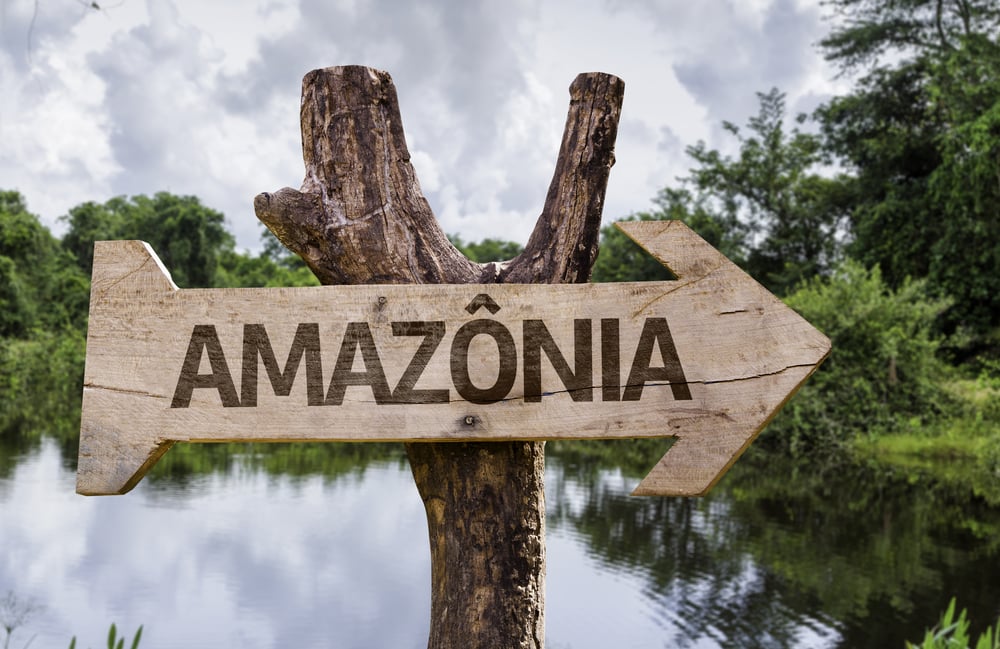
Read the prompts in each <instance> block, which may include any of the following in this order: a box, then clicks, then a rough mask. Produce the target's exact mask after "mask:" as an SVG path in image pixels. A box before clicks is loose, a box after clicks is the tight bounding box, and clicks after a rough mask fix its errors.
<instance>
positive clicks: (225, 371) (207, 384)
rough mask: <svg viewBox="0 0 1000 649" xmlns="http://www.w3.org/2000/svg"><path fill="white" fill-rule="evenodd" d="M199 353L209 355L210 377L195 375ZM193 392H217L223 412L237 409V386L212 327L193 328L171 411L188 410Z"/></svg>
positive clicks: (199, 363)
mask: <svg viewBox="0 0 1000 649" xmlns="http://www.w3.org/2000/svg"><path fill="white" fill-rule="evenodd" d="M202 350H204V352H205V353H207V354H208V362H209V363H210V364H211V366H212V373H211V374H198V368H199V367H200V366H201V356H202ZM195 388H215V389H216V390H218V391H219V399H220V400H221V401H222V405H223V406H225V407H226V408H233V407H236V406H239V405H240V398H239V396H238V395H237V394H236V386H235V385H234V384H233V377H232V375H231V374H230V373H229V366H228V365H227V364H226V356H225V354H223V353H222V345H221V344H220V343H219V334H218V333H216V331H215V325H195V326H194V330H193V331H192V332H191V342H189V343H188V350H187V354H185V356H184V364H183V365H182V366H181V375H180V376H179V377H178V378H177V387H176V388H175V389H174V398H173V401H171V402H170V407H171V408H187V407H188V406H190V405H191V394H192V392H194V389H195Z"/></svg>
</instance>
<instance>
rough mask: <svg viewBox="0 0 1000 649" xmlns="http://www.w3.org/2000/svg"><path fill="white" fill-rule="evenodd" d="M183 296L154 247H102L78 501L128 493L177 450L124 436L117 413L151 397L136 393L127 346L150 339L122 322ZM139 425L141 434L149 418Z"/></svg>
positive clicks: (93, 295) (93, 300)
mask: <svg viewBox="0 0 1000 649" xmlns="http://www.w3.org/2000/svg"><path fill="white" fill-rule="evenodd" d="M177 290H178V288H177V285H176V284H174V282H173V280H172V279H171V278H170V273H169V271H167V269H166V268H165V267H164V265H163V262H162V261H160V258H159V257H157V256H156V253H155V252H153V249H152V248H151V247H150V245H149V244H148V243H146V242H144V241H96V242H94V268H93V275H92V280H91V287H90V316H89V322H88V327H87V361H86V368H85V370H84V379H83V414H82V416H81V420H80V453H79V458H78V464H77V478H76V490H77V493H80V494H84V495H101V494H123V493H126V492H128V491H129V490H131V489H132V488H133V487H134V486H135V485H136V484H137V483H138V482H139V480H141V479H142V477H143V476H144V475H145V474H146V472H147V471H148V470H149V469H150V467H152V466H153V465H154V464H155V463H156V461H157V460H159V459H160V457H162V455H163V454H164V453H166V452H167V450H168V449H169V448H170V447H171V446H172V445H173V442H169V441H163V442H161V441H157V440H154V439H150V438H147V437H145V436H143V435H142V434H135V433H131V432H126V431H122V430H121V429H119V428H118V427H117V426H115V425H114V424H113V423H112V422H114V421H117V420H119V419H120V415H119V416H115V415H113V414H112V413H113V412H114V411H115V410H116V409H122V408H128V407H130V406H131V403H130V402H136V401H137V399H136V397H137V396H142V397H147V396H149V395H145V394H142V395H137V394H136V393H135V392H134V389H133V388H131V380H130V379H131V375H130V370H131V368H132V367H134V366H135V364H136V363H135V358H134V356H133V357H132V358H131V359H130V355H129V353H128V351H124V353H123V345H124V344H125V343H123V340H126V341H130V340H133V339H135V338H136V337H137V336H141V335H142V332H141V331H135V330H131V329H132V328H131V327H130V325H131V323H132V322H133V321H131V320H127V319H125V318H123V317H122V316H121V314H122V313H130V312H131V313H135V312H137V311H140V312H153V311H155V310H156V309H157V306H158V305H159V304H161V303H162V301H163V299H164V298H165V297H166V296H168V295H169V294H171V293H174V292H176V291H177ZM97 377H100V379H99V380H98V378H97ZM139 401H141V400H139ZM133 412H135V410H133ZM139 412H141V410H140V411H139ZM134 423H135V424H136V425H137V426H141V425H142V418H141V416H140V417H136V419H135V420H134Z"/></svg>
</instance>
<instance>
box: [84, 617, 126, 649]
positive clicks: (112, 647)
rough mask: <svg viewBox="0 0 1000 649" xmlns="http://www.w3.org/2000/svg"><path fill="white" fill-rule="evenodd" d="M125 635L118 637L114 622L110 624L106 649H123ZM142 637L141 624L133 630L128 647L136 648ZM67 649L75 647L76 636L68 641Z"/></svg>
mask: <svg viewBox="0 0 1000 649" xmlns="http://www.w3.org/2000/svg"><path fill="white" fill-rule="evenodd" d="M125 639H126V638H125V636H122V637H120V638H119V637H118V629H117V628H115V625H114V623H112V624H111V628H110V629H108V649H125ZM141 639H142V626H140V627H139V629H138V630H137V631H136V632H135V636H134V637H133V638H132V644H130V645H129V647H130V649H136V648H137V647H138V646H139V640H141ZM69 649H76V636H73V639H72V640H70V642H69Z"/></svg>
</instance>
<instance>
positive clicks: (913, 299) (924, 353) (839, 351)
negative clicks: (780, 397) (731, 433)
mask: <svg viewBox="0 0 1000 649" xmlns="http://www.w3.org/2000/svg"><path fill="white" fill-rule="evenodd" d="M785 301H786V302H787V303H788V305H789V306H791V307H792V308H794V309H795V310H796V311H798V312H799V313H800V314H801V315H802V316H803V317H804V318H805V319H806V320H808V321H809V322H811V323H812V324H813V325H814V326H816V328H818V329H819V330H820V331H822V332H824V333H825V334H826V335H827V336H829V337H830V340H831V342H832V351H831V353H830V357H829V358H828V359H827V360H826V361H825V362H824V363H823V365H822V366H820V368H819V370H817V371H816V374H815V375H813V377H812V378H810V380H809V381H808V382H807V383H806V384H805V385H804V386H803V387H802V389H801V390H800V391H799V393H798V394H796V395H795V397H794V398H793V399H792V400H791V401H790V402H789V403H788V404H787V405H786V406H785V408H784V409H783V410H782V411H781V412H780V413H779V414H778V416H777V417H776V418H775V419H774V421H773V422H771V424H770V425H769V426H768V428H767V430H766V432H765V433H764V435H763V441H765V442H769V443H770V444H771V445H776V446H780V447H782V448H785V449H788V450H791V451H792V452H793V453H802V452H805V451H808V450H813V449H816V448H831V447H835V446H837V445H839V444H841V443H843V442H845V441H847V440H849V439H850V438H852V437H853V436H855V435H857V434H862V433H882V432H893V431H894V430H897V429H899V428H901V427H904V426H906V425H908V424H909V423H911V422H913V421H914V420H917V421H919V422H921V423H926V422H928V421H931V420H933V419H934V418H935V417H937V416H939V415H940V414H942V412H944V411H945V410H946V409H947V407H948V403H949V401H950V398H949V397H948V396H947V392H946V391H945V389H944V383H945V379H946V378H947V368H946V366H945V365H944V364H943V362H942V361H941V360H940V359H938V358H937V357H936V355H935V352H936V351H937V348H938V346H939V345H940V339H939V337H938V336H936V335H935V334H934V331H933V325H934V320H935V318H936V317H937V316H938V314H940V313H941V311H943V310H944V309H945V308H946V307H947V306H948V303H947V302H946V301H942V300H929V299H928V298H927V296H926V292H925V290H924V286H923V283H922V282H912V281H907V282H904V283H903V285H902V286H900V287H899V289H897V290H892V289H890V288H889V287H888V286H886V284H885V282H884V281H883V280H882V274H881V272H880V271H879V269H878V267H875V268H873V269H871V270H868V269H865V268H864V267H863V266H862V265H861V264H859V263H858V262H857V261H854V260H847V261H846V262H845V263H844V264H842V265H841V266H840V267H839V268H838V269H837V270H836V271H835V272H834V273H833V275H832V276H831V277H826V278H821V277H816V278H813V279H812V280H810V281H808V282H806V283H805V284H804V285H802V286H801V287H800V288H799V289H798V290H796V291H795V292H794V293H792V294H791V295H789V296H788V297H787V298H786V299H785Z"/></svg>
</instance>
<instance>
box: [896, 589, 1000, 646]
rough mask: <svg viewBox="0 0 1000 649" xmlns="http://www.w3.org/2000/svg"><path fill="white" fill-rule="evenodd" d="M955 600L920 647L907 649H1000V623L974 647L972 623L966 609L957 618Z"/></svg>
mask: <svg viewBox="0 0 1000 649" xmlns="http://www.w3.org/2000/svg"><path fill="white" fill-rule="evenodd" d="M955 606H956V604H955V598H954V597H953V598H952V599H951V602H950V603H949V604H948V608H947V609H946V610H945V612H944V613H942V614H941V620H940V621H939V622H938V624H937V626H935V627H934V628H933V629H928V631H927V633H925V634H924V640H923V642H921V643H920V644H919V645H915V644H912V643H910V642H907V643H906V648H907V649H1000V621H998V622H997V625H996V627H995V628H993V627H991V628H987V629H986V631H984V632H983V633H982V634H981V635H980V636H979V637H978V638H977V639H976V644H975V645H972V644H971V642H972V635H971V634H970V633H969V627H970V622H969V619H968V613H967V611H966V610H965V609H962V611H961V612H960V613H959V614H958V617H957V618H956V617H955Z"/></svg>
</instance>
